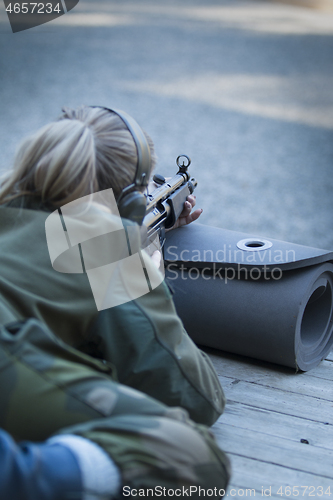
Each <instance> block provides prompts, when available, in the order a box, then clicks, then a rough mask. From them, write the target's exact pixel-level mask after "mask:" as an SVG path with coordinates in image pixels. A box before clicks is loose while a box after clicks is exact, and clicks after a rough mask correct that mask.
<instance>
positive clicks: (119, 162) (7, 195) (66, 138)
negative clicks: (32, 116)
mask: <svg viewBox="0 0 333 500" xmlns="http://www.w3.org/2000/svg"><path fill="white" fill-rule="evenodd" d="M146 137H147V140H148V144H149V147H150V150H151V156H152V164H153V165H154V163H155V154H154V147H153V143H152V141H151V139H150V138H149V136H148V135H147V134H146ZM136 165H137V151H136V146H135V143H134V140H133V137H132V135H131V133H130V132H129V130H128V129H127V127H126V125H125V124H124V122H123V121H122V120H121V118H119V116H118V115H116V114H115V113H110V111H108V110H105V109H104V108H92V107H88V106H84V107H80V108H78V109H64V113H63V115H62V116H61V117H60V119H59V120H58V121H56V122H52V123H50V124H49V125H46V126H45V127H43V128H41V129H40V130H38V131H37V132H36V133H35V134H33V135H32V136H30V137H28V138H27V139H25V141H23V143H22V144H21V146H20V148H19V149H18V152H17V154H16V157H15V160H14V165H13V168H12V169H11V170H10V171H9V172H7V173H6V174H5V176H4V180H3V182H2V184H1V187H0V204H2V203H6V202H7V201H10V200H11V199H13V198H16V197H18V196H22V195H36V196H38V197H40V199H41V201H42V202H44V203H45V202H46V203H49V204H51V205H53V206H61V205H64V204H66V203H69V202H70V201H73V200H75V199H77V198H80V197H82V196H85V195H87V194H91V193H94V192H97V191H102V190H103V189H108V188H112V189H113V191H114V194H115V197H116V199H117V198H118V197H119V195H120V193H121V191H122V190H123V189H124V188H125V187H126V186H128V185H129V184H131V183H132V182H133V179H134V177H135V173H136ZM153 165H152V166H153Z"/></svg>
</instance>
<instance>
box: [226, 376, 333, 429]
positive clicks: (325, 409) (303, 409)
mask: <svg viewBox="0 0 333 500" xmlns="http://www.w3.org/2000/svg"><path fill="white" fill-rule="evenodd" d="M219 379H220V381H221V384H222V387H223V388H224V392H225V394H226V397H227V399H228V400H229V401H235V402H238V403H243V404H246V405H249V406H253V407H256V408H262V409H265V410H271V411H275V412H277V413H282V414H285V415H293V416H296V417H302V418H306V419H309V420H313V421H316V422H322V423H324V424H332V425H333V412H332V409H333V403H331V402H328V401H326V400H323V399H317V398H314V397H312V396H306V395H303V394H301V395H297V394H295V393H291V392H285V391H282V390H279V389H272V388H270V387H264V386H259V385H257V384H255V383H249V382H243V381H237V380H232V379H230V378H226V377H219Z"/></svg>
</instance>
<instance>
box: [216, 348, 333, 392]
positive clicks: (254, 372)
mask: <svg viewBox="0 0 333 500" xmlns="http://www.w3.org/2000/svg"><path fill="white" fill-rule="evenodd" d="M210 359H211V361H212V363H213V365H214V367H215V369H216V371H217V374H218V375H221V376H223V377H232V378H234V380H243V381H247V382H253V383H255V384H258V385H263V386H267V387H272V388H276V389H281V390H285V391H288V392H294V393H296V394H305V395H308V396H314V397H317V398H320V399H326V400H327V401H332V400H333V384H332V381H333V363H330V362H327V363H328V364H329V365H330V368H329V370H328V371H329V372H330V374H331V376H332V379H331V380H330V379H327V380H325V379H322V378H320V379H319V378H317V377H313V376H309V375H308V376H305V375H306V374H305V373H293V372H291V371H290V370H288V369H286V368H283V367H281V368H279V367H276V368H275V369H267V366H266V365H262V364H255V365H254V364H253V363H249V362H247V361H244V362H240V361H239V360H235V359H230V358H226V357H221V356H217V355H210Z"/></svg>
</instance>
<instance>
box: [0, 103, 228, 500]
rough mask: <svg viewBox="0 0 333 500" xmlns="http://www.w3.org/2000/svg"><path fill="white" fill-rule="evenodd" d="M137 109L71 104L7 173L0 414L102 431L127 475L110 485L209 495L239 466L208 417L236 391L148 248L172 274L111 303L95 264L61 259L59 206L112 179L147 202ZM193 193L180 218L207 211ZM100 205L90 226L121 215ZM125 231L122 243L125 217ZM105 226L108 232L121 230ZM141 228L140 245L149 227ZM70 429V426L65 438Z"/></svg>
mask: <svg viewBox="0 0 333 500" xmlns="http://www.w3.org/2000/svg"><path fill="white" fill-rule="evenodd" d="M129 120H130V122H128V121H127V119H126V115H125V119H124V115H122V114H121V113H120V114H117V112H113V111H112V110H108V109H105V108H99V107H81V108H79V109H77V110H65V112H64V114H63V115H62V116H61V118H60V119H59V120H58V121H56V122H53V123H50V124H49V125H47V126H45V127H44V128H42V129H41V130H39V131H38V132H37V133H35V134H34V135H32V136H31V137H29V138H28V139H26V140H25V141H24V142H23V144H22V145H21V147H20V149H19V150H18V153H17V156H16V159H15V162H14V167H13V169H12V170H11V171H10V172H9V173H8V174H7V176H6V178H5V179H4V181H3V183H2V186H1V189H0V251H1V257H2V258H1V262H0V297H1V302H0V318H1V324H2V325H3V326H2V329H1V334H0V355H1V356H2V357H3V359H4V363H3V364H2V365H0V378H1V382H2V384H1V387H2V388H5V389H2V390H1V394H0V425H1V426H2V427H3V428H4V429H5V430H6V431H8V432H10V433H11V434H12V435H14V436H15V437H16V438H17V439H29V440H38V441H40V440H44V439H47V438H49V437H50V436H51V435H52V434H55V433H57V437H56V438H54V439H56V440H59V442H63V443H65V444H66V439H69V438H68V434H70V435H72V434H75V435H78V436H80V437H81V438H82V437H83V438H86V439H88V440H89V442H91V441H92V442H93V443H95V444H97V445H98V447H100V449H101V450H102V451H103V453H105V452H106V455H107V457H108V460H109V464H111V465H112V468H113V471H115V475H116V477H117V479H115V480H114V481H111V483H112V484H108V485H107V488H108V489H107V491H108V495H109V497H112V498H118V497H119V498H120V497H122V495H124V496H130V495H133V496H134V495H136V494H138V490H139V489H143V490H145V491H146V490H147V488H152V489H153V491H152V494H151V496H152V495H153V496H159V490H156V488H158V487H161V488H163V487H165V488H167V489H173V491H175V490H176V489H178V490H179V492H180V493H181V494H180V495H179V494H178V492H177V493H175V494H176V495H177V496H187V493H186V492H184V491H185V490H186V488H190V487H192V490H191V496H193V497H194V498H196V497H198V496H199V487H200V488H206V489H208V488H210V489H211V488H213V489H214V488H215V491H214V495H213V497H216V498H217V497H221V496H223V491H224V490H225V488H226V485H227V482H228V478H229V466H228V460H227V458H226V456H225V454H224V453H223V452H222V451H221V450H220V449H219V448H218V447H217V445H216V443H215V441H214V439H213V437H212V435H211V433H210V432H209V430H208V428H206V427H205V426H206V425H208V426H209V425H211V424H213V423H214V422H215V421H216V419H217V418H218V417H219V415H220V414H221V413H222V411H223V408H224V403H225V399H224V394H223V391H222V389H221V387H220V384H219V381H218V378H217V376H216V374H215V371H214V369H213V367H212V365H211V363H210V361H209V359H208V358H207V356H206V355H205V354H204V353H202V352H201V351H200V350H199V349H198V348H197V347H196V346H195V345H194V344H193V342H192V341H191V340H190V338H189V337H188V335H187V334H186V332H185V331H184V328H183V325H182V323H181V321H180V319H179V318H178V316H177V314H176V312H175V309H174V305H173V301H172V297H171V295H170V292H169V290H168V287H167V286H166V284H165V282H164V281H163V280H162V279H161V277H160V275H159V271H158V269H156V266H154V265H152V264H151V262H150V260H149V257H148V256H145V257H144V258H145V262H146V265H147V269H148V271H149V273H150V278H151V280H152V282H154V280H155V282H156V283H160V284H158V285H157V286H156V287H154V288H153V289H152V290H151V291H150V292H149V293H145V294H144V295H141V296H140V295H139V296H138V295H136V296H135V300H125V301H123V302H122V301H119V303H118V305H115V306H114V307H106V306H101V307H98V303H97V301H96V297H95V296H94V290H93V287H92V278H91V275H89V269H88V268H87V266H86V268H85V266H83V270H82V272H72V270H73V269H72V268H70V269H60V272H59V270H56V260H54V262H53V261H52V259H50V255H51V252H50V248H49V247H48V241H47V238H46V232H45V223H46V221H47V219H48V218H49V217H50V215H52V214H54V215H53V217H58V216H59V217H60V216H61V211H63V212H64V213H65V210H66V208H64V207H73V206H76V205H75V204H76V203H77V200H86V199H88V200H90V199H91V197H92V196H95V195H98V193H102V199H103V193H105V192H109V191H108V190H112V196H113V197H114V198H112V199H114V200H115V202H116V204H117V208H116V210H118V208H119V210H120V207H123V205H124V206H125V212H126V210H127V209H128V205H130V211H131V210H132V205H131V203H132V199H134V201H135V203H134V205H135V207H137V206H138V204H137V200H139V204H140V203H141V204H142V199H143V198H142V196H144V194H143V193H144V192H145V190H146V186H147V182H148V179H147V178H149V174H150V172H151V170H152V168H153V166H154V162H155V155H154V150H153V145H152V142H151V140H150V139H149V137H148V136H147V135H146V134H144V133H143V132H142V131H141V132H140V131H138V129H137V128H135V130H134V133H133V128H132V126H131V124H132V125H133V122H132V121H131V120H132V119H129ZM133 126H134V127H138V126H137V124H136V125H133ZM140 130H141V129H140ZM136 134H139V136H140V141H144V139H143V136H145V140H146V141H147V144H148V145H147V146H145V147H146V150H144V151H143V155H145V154H146V153H147V148H148V149H149V154H148V153H147V158H148V157H149V158H148V160H147V161H148V163H147V164H146V166H145V169H146V171H145V172H144V173H143V174H142V173H141V170H140V168H141V167H140V166H139V163H140V161H141V160H140V158H139V157H140V155H141V154H142V151H141V149H140V148H141V146H140V144H139V146H138V141H137V137H134V136H136ZM140 134H141V135H140ZM139 160H140V161H139ZM147 174H148V175H147ZM129 194H130V195H131V196H130V197H129V198H130V203H129V204H127V197H128V195H129ZM87 197H88V198H87ZM125 198H126V199H125ZM143 203H144V202H143ZM73 204H74V205H73ZM194 204H195V201H194V199H193V198H190V199H189V200H188V202H187V204H186V206H185V207H184V211H183V213H182V215H181V218H180V220H179V221H178V224H179V225H180V224H185V223H189V222H191V221H192V220H195V219H196V218H197V217H198V216H199V215H200V212H201V211H200V210H196V211H194V212H193V213H191V210H192V207H193V206H194ZM88 206H89V207H90V208H89V210H91V208H92V210H93V215H94V217H93V219H92V218H91V217H90V215H91V213H92V212H89V217H86V219H85V224H86V225H85V226H84V227H85V229H86V228H87V227H88V226H89V230H92V231H94V230H95V222H91V221H92V220H93V221H95V220H97V219H96V217H95V215H96V214H98V221H100V220H102V223H103V224H104V222H105V221H106V220H107V223H108V224H113V223H114V224H118V222H115V220H116V219H115V215H114V214H109V213H108V210H106V211H103V210H99V207H98V204H97V205H96V204H91V203H90V205H89V203H88ZM140 206H141V205H140ZM58 209H60V212H59V213H58V211H59V210H58ZM140 210H141V209H140ZM96 211H97V212H96ZM134 212H135V210H134ZM81 213H82V212H81ZM85 213H86V212H85ZM87 213H88V212H87ZM126 213H127V212H126ZM120 215H122V213H121V211H120ZM122 216H123V215H122ZM134 219H135V218H134ZM49 220H50V219H49ZM57 220H58V219H57ZM65 220H67V219H65ZM68 220H69V219H68ZM87 221H88V222H87ZM110 221H111V222H110ZM62 222H64V221H63V219H62ZM99 223H100V222H98V224H99ZM123 223H124V227H125V229H126V227H132V228H133V227H137V226H136V225H135V224H133V223H131V222H128V221H126V220H124V221H123ZM57 224H58V222H57ZM59 224H60V223H59ZM59 224H58V226H57V228H58V229H59V227H60V226H61V225H60V226H59ZM87 224H88V226H87ZM121 227H122V226H121ZM116 230H117V231H118V230H119V231H118V232H117V235H119V238H118V237H117V242H118V241H120V240H121V234H122V232H121V231H122V229H120V228H119V227H118V226H117V227H115V228H114V234H116ZM59 231H60V229H59ZM67 233H68V234H70V233H69V229H68V227H67ZM104 233H105V234H104V235H103V237H101V239H100V240H99V241H104V243H105V241H107V242H108V241H111V240H108V239H107V238H108V234H106V233H107V232H106V231H104ZM57 234H60V233H57ZM68 234H67V236H66V237H68ZM131 234H134V235H135V231H134V232H133V231H132V233H131ZM59 238H60V237H59ZM135 238H137V239H135ZM55 240H56V242H55V245H58V244H59V245H60V243H59V241H58V240H57V238H55ZM113 240H114V239H113ZM132 240H133V241H134V242H133V241H132V243H131V244H132V250H133V248H134V253H135V251H137V252H138V253H140V251H141V250H140V241H139V238H138V237H137V235H136V236H133V238H132ZM81 241H82V238H81ZM112 244H113V243H112ZM69 246H70V245H69ZM116 246H117V247H118V249H119V246H121V244H120V243H119V244H118V243H117V245H116ZM75 248H76V247H75ZM78 248H79V246H78ZM80 248H81V247H80ZM69 250H70V251H71V252H72V251H73V252H74V250H73V248H69ZM75 251H76V252H77V253H76V254H75V255H76V257H77V259H79V258H81V260H82V254H80V255H79V253H78V250H75ZM81 253H82V248H81ZM106 253H107V252H104V253H103V252H102V251H100V252H99V256H100V255H102V254H103V255H104V257H105V255H106ZM59 255H60V254H59ZM68 255H69V254H68ZM73 255H74V254H73ZM104 257H103V258H104ZM99 258H100V257H99ZM105 258H106V257H105ZM71 259H72V257H70V258H69V259H68V262H69V261H70V262H71V263H72V262H74V260H75V259H74V260H71ZM75 262H76V263H77V262H78V260H76V261H75ZM85 262H86V261H85ZM71 265H72V264H71ZM75 265H76V264H75ZM96 276H101V273H100V274H99V275H96ZM102 279H103V276H102ZM120 281H121V279H120ZM120 281H119V283H120ZM114 290H116V292H114V295H113V297H114V296H115V293H118V292H119V288H118V285H117V286H116V288H114ZM119 293H121V292H119ZM189 417H190V419H191V420H190V419H189ZM198 424H204V425H198ZM63 428H65V430H62V431H61V432H62V433H64V434H66V435H67V437H66V436H65V437H59V436H60V435H59V432H60V430H61V429H63ZM62 440H63V441H62ZM68 442H69V441H68ZM96 463H97V461H96ZM91 467H92V469H91V474H92V475H94V472H93V464H92V465H91ZM117 474H118V475H117ZM88 476H89V474H88ZM107 476H108V477H111V476H112V475H110V474H109V475H108V474H107ZM112 477H113V476H112ZM97 483H99V484H101V483H100V481H97ZM89 484H90V483H89ZM105 487H106V486H105ZM103 492H104V493H105V490H103ZM170 494H172V493H170Z"/></svg>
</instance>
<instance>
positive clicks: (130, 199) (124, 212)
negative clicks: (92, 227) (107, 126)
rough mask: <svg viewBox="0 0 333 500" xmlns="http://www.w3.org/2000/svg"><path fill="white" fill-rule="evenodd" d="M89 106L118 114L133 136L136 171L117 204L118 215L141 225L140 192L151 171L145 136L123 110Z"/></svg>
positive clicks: (143, 202) (144, 201)
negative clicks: (135, 152)
mask: <svg viewBox="0 0 333 500" xmlns="http://www.w3.org/2000/svg"><path fill="white" fill-rule="evenodd" d="M91 107H93V108H101V109H105V110H106V111H110V113H114V114H116V115H118V116H119V118H120V119H121V120H122V121H123V122H124V123H125V125H126V127H127V128H128V130H129V132H130V134H131V136H132V137H133V140H134V143H135V147H136V151H137V157H138V162H137V165H136V173H135V177H134V180H133V182H132V184H130V185H129V186H126V187H125V188H124V189H123V190H122V192H121V193H120V195H119V197H118V199H117V205H118V210H119V214H120V217H123V218H125V219H129V220H131V221H133V222H136V223H137V224H139V225H140V226H141V224H142V221H143V218H144V216H145V215H146V206H147V199H146V196H145V195H144V193H143V192H142V188H145V187H147V186H148V183H149V176H150V171H151V155H150V147H149V144H148V141H147V139H146V136H145V134H144V132H143V130H142V128H141V127H140V126H139V125H138V123H137V122H136V121H135V120H134V118H132V117H131V116H130V115H129V114H127V113H125V111H121V110H119V109H109V108H106V107H104V106H91ZM140 189H141V190H140Z"/></svg>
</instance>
